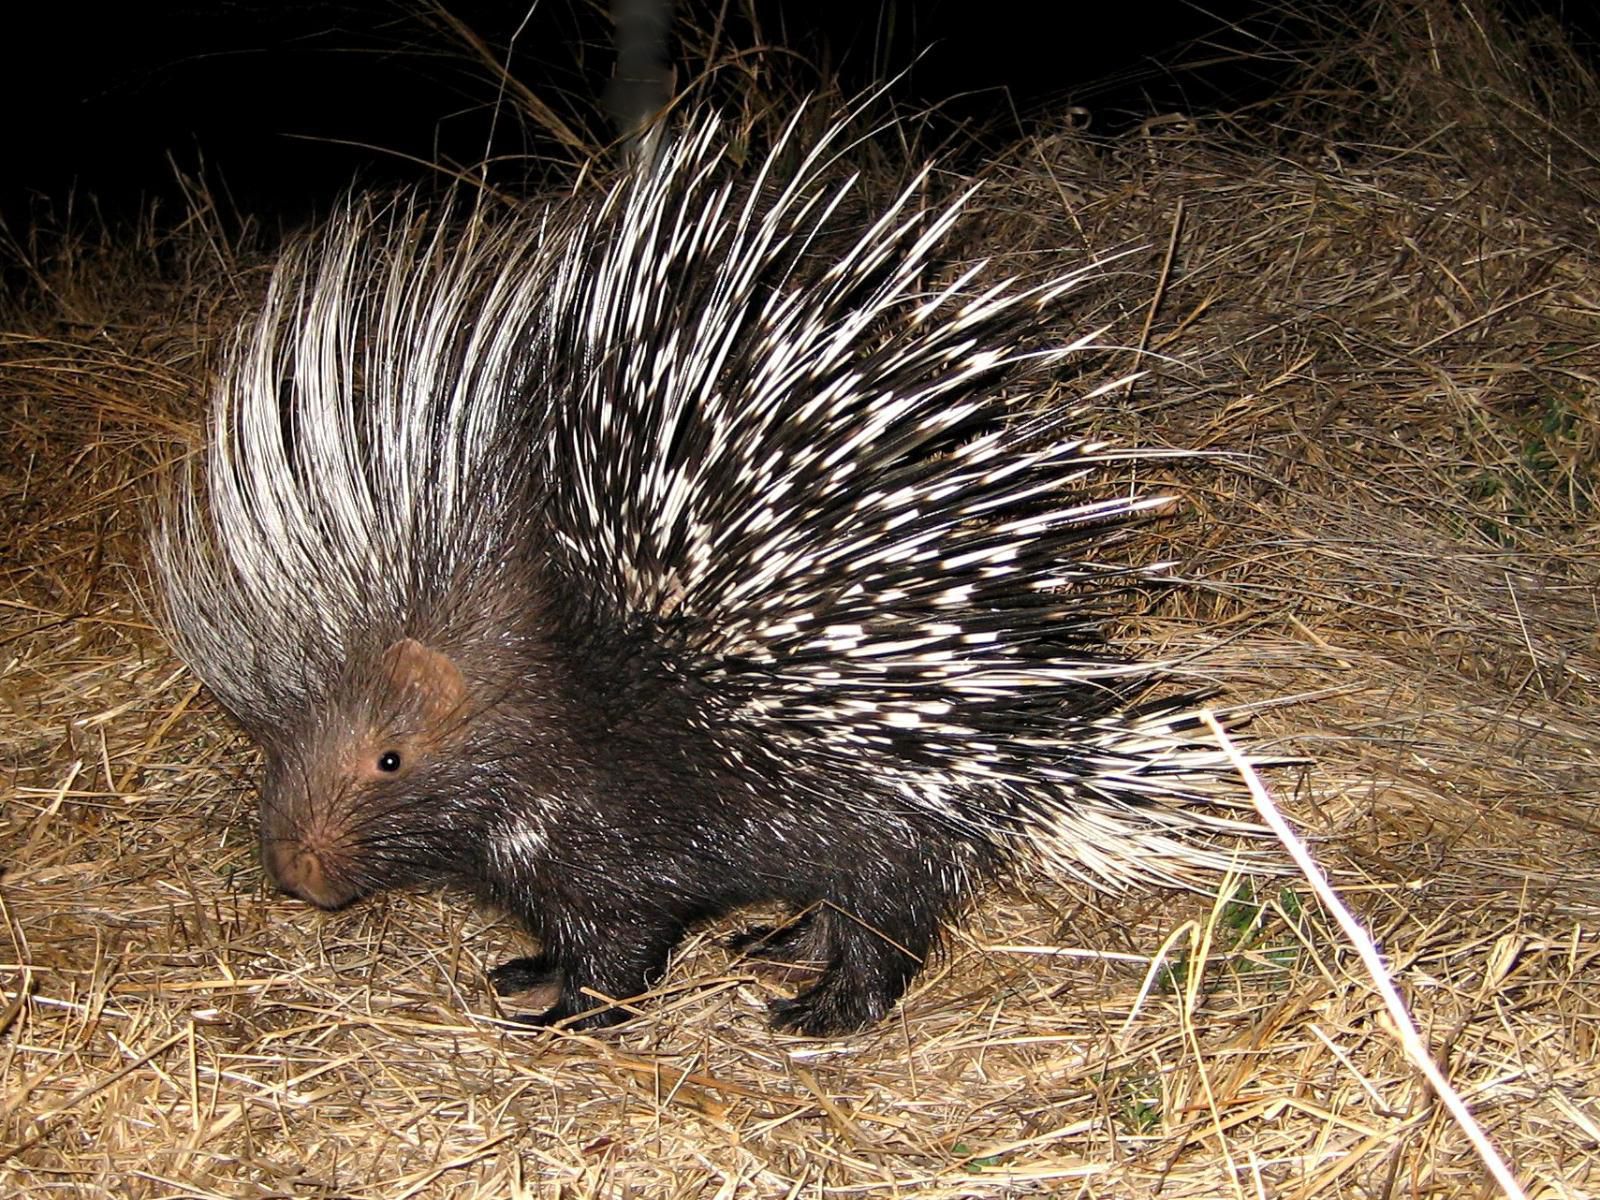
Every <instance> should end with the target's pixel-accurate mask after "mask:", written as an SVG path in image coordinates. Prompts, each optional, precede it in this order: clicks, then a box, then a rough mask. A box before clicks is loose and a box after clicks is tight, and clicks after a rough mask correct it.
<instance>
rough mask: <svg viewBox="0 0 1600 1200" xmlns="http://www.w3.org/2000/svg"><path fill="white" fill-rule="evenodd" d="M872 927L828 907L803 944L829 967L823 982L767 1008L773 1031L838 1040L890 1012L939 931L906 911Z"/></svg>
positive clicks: (856, 915)
mask: <svg viewBox="0 0 1600 1200" xmlns="http://www.w3.org/2000/svg"><path fill="white" fill-rule="evenodd" d="M893 916H894V917H895V918H897V919H893V920H885V921H881V922H878V923H873V922H871V921H869V920H868V919H867V918H865V917H863V916H862V915H861V914H859V913H852V912H846V911H842V910H840V909H835V908H827V909H823V910H821V911H819V912H818V913H817V914H816V915H815V916H814V917H813V918H812V928H811V929H809V930H808V931H807V935H806V937H805V938H804V939H803V940H804V941H805V942H806V943H807V949H808V951H816V950H821V949H823V948H824V947H825V948H826V954H825V955H818V957H822V958H823V959H824V961H826V962H827V964H828V965H827V966H826V967H825V968H824V969H823V972H822V978H821V979H820V980H818V981H817V983H816V984H815V985H813V986H812V987H810V988H808V989H807V990H806V991H803V992H801V993H800V994H799V995H798V996H796V997H794V998H793V999H792V1000H775V1001H773V1002H772V1004H771V1005H769V1011H770V1012H771V1014H772V1024H773V1027H774V1028H777V1029H783V1030H787V1031H788V1032H790V1033H799V1034H803V1035H805V1036H806V1037H837V1036H839V1035H841V1034H846V1033H854V1032H856V1031H857V1030H858V1029H863V1028H865V1027H867V1026H868V1025H872V1024H875V1023H876V1022H877V1021H879V1020H880V1019H882V1017H883V1016H884V1014H885V1013H887V1012H888V1011H889V1010H890V1009H891V1008H893V1007H894V1004H895V1001H897V1000H899V999H900V997H901V996H902V995H903V994H904V993H905V990H906V985H907V984H908V983H910V982H911V978H912V976H914V975H915V974H916V973H917V971H918V970H920V969H921V967H922V962H923V959H924V958H926V956H927V953H928V951H929V949H930V948H931V947H932V945H933V940H934V936H935V932H936V929H937V926H936V923H935V921H934V920H933V919H931V918H927V919H920V920H919V919H917V918H915V917H913V916H912V914H910V913H908V912H904V913H898V914H893Z"/></svg>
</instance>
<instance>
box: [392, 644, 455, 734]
mask: <svg viewBox="0 0 1600 1200" xmlns="http://www.w3.org/2000/svg"><path fill="white" fill-rule="evenodd" d="M379 666H380V670H382V672H383V674H384V677H385V678H386V679H387V680H388V681H389V683H390V684H392V685H393V688H394V693H393V694H394V695H397V696H404V697H405V698H406V701H407V702H408V703H409V704H414V705H415V706H416V712H417V716H418V717H420V718H421V719H422V722H423V724H424V726H425V727H427V728H429V729H437V728H438V727H440V726H442V725H444V724H445V723H446V722H449V721H452V720H455V719H459V718H460V716H461V714H462V711H463V709H464V708H465V706H466V701H467V681H466V679H465V677H464V676H463V675H462V674H461V668H459V667H457V666H456V664H455V662H454V660H453V659H451V658H450V656H449V655H447V654H443V653H441V652H440V651H438V650H434V649H432V648H431V647H428V646H425V645H423V644H422V643H421V642H419V641H417V639H416V638H401V639H400V640H399V641H398V642H395V643H394V644H393V645H392V646H390V647H389V648H388V649H387V650H385V651H384V652H383V658H382V659H381V661H380V664H379Z"/></svg>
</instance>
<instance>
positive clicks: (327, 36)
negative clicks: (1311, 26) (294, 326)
mask: <svg viewBox="0 0 1600 1200" xmlns="http://www.w3.org/2000/svg"><path fill="white" fill-rule="evenodd" d="M30 7H31V16H30V17H29V18H28V19H27V21H26V22H24V21H22V20H21V19H20V18H19V17H18V16H17V15H15V14H13V15H11V16H9V17H8V24H9V28H8V29H7V30H5V31H4V32H0V105H3V107H0V112H4V113H5V114H6V122H7V128H8V134H7V142H8V144H7V146H6V152H5V154H4V156H3V158H0V217H3V218H4V220H5V221H6V223H7V226H8V228H9V231H10V233H11V235H12V237H18V236H19V235H21V234H22V232H23V231H24V230H26V228H27V227H28V225H29V224H30V223H32V222H34V221H36V220H39V219H41V218H42V217H44V216H45V214H49V216H48V218H47V223H54V224H59V223H60V222H61V221H62V219H63V215H64V214H65V213H66V212H67V210H68V209H69V208H70V210H71V212H72V214H73V217H74V218H75V219H77V218H81V217H82V216H83V214H84V213H86V212H87V211H89V210H95V211H98V212H99V213H101V214H103V215H104V216H106V217H107V218H109V219H110V220H112V221H113V222H115V221H118V220H123V219H127V218H129V217H131V216H134V215H136V214H138V213H139V212H140V211H141V210H142V208H143V206H145V205H147V204H148V203H149V202H150V201H152V200H154V201H159V202H161V203H162V205H163V206H164V210H165V211H166V212H167V214H168V215H169V218H170V219H172V220H176V219H177V218H178V216H179V214H181V212H182V211H183V209H182V202H181V194H180V191H179V189H178V187H177V184H176V177H177V174H176V173H177V171H178V170H181V171H183V172H186V173H189V174H191V175H192V174H196V173H198V174H199V175H200V176H201V177H202V178H203V179H204V180H205V182H206V184H207V186H208V187H209V188H210V189H211V190H213V192H216V193H218V194H222V195H224V196H225V197H226V199H227V200H228V201H229V202H231V204H232V205H233V206H234V207H235V208H236V209H237V210H238V211H240V212H242V213H245V214H250V215H254V216H258V217H265V218H267V219H269V220H283V221H290V222H295V221H299V220H301V219H304V218H305V217H306V216H308V215H310V214H312V213H314V212H315V211H317V210H318V209H319V208H321V207H325V206H326V204H327V203H328V202H329V200H330V199H331V198H332V197H333V196H336V195H337V194H338V193H339V192H340V191H342V190H343V189H344V188H346V187H348V186H349V185H350V183H351V182H352V181H353V180H355V181H359V182H364V183H367V184H372V185H386V184H392V183H399V182H405V181H409V180H416V179H419V178H422V177H423V176H424V175H425V174H426V173H427V170H428V168H427V167H426V166H424V165H422V163H420V162H418V161H417V160H425V161H438V160H441V159H442V160H445V161H454V162H457V163H472V162H475V161H477V160H478V159H480V158H481V157H482V156H483V154H484V151H485V148H486V147H487V146H488V145H489V144H490V128H491V121H492V119H493V113H494V105H493V101H494V95H495V93H494V89H493V86H492V85H491V84H490V83H489V82H488V81H487V76H486V74H485V73H484V72H482V71H481V70H480V69H479V68H478V67H477V66H475V65H474V64H473V63H472V62H471V61H470V58H469V57H468V54H467V52H466V51H465V50H464V49H463V46H462V43H460V42H458V41H454V40H453V39H452V37H451V35H450V34H448V33H447V32H445V30H444V28H443V20H442V18H441V17H440V15H439V12H440V10H439V9H437V8H430V7H428V0H331V2H324V0H281V2H280V0H232V2H217V3H202V2H200V0H188V2H187V3H181V2H175V0H152V2H150V3H144V4H123V5H116V6H110V5H108V6H79V5H73V4H67V3H56V4H53V5H42V4H35V5H32V6H30ZM1263 7H1264V6H1263V5H1262V4H1261V3H1260V2H1259V0H1255V2H1249V3H1246V2H1243V0H1217V2H1216V3H1213V4H1211V5H1209V6H1205V7H1204V8H1202V7H1201V6H1199V5H1197V4H1194V3H1177V2H1175V0H1128V2H1127V3H1124V4H1120V5H1118V4H1105V3H1097V4H1088V3H1080V2H1078V0H1056V2H1053V3H1052V2H1046V0H1038V2H1033V0H988V2H977V0H857V2H855V3H844V2H842V0H741V2H740V3H734V4H731V5H730V6H729V8H728V11H729V12H730V13H733V16H732V17H730V30H729V32H730V36H731V38H732V39H733V41H734V42H735V44H745V45H748V44H750V42H749V39H750V37H751V34H750V32H749V24H748V22H743V21H741V19H740V18H739V17H738V13H742V12H747V11H750V10H751V9H752V8H753V10H754V11H755V13H756V14H757V18H758V20H759V22H760V31H761V34H762V35H763V38H764V41H765V42H766V43H767V44H778V45H781V46H785V47H787V48H788V49H789V50H790V51H792V52H794V53H796V54H798V55H802V56H804V57H805V58H806V59H807V60H808V61H809V62H811V63H812V64H814V66H815V67H816V68H817V69H819V70H820V71H822V72H823V73H825V74H827V75H830V76H837V77H838V78H839V79H840V81H841V82H842V84H843V86H844V88H845V89H846V91H847V92H854V91H858V90H860V89H863V88H866V87H868V86H869V85H870V84H872V83H873V82H874V81H875V80H878V79H882V78H884V77H885V76H887V75H888V74H890V73H891V72H894V71H906V72H907V73H906V74H905V76H904V77H903V78H902V79H901V80H900V81H899V82H898V83H897V84H896V86H895V89H894V91H895V96H896V98H897V99H898V100H899V101H901V102H902V103H903V104H908V105H924V104H932V103H942V104H943V105H944V108H943V112H944V114H945V118H944V119H947V120H948V121H949V122H950V123H952V124H959V123H962V122H967V123H985V124H989V125H991V126H997V127H999V128H1001V129H1002V130H1009V131H1010V132H1012V133H1014V132H1015V131H1016V129H1017V126H1016V123H1015V122H1014V121H1009V118H1008V114H1011V113H1013V112H1015V113H1016V114H1018V115H1019V116H1020V117H1021V118H1022V119H1023V120H1024V121H1025V120H1026V118H1027V116H1028V115H1029V114H1030V113H1035V112H1038V111H1039V110H1041V109H1042V108H1044V107H1046V106H1049V105H1052V104H1054V105H1060V104H1062V103H1066V102H1072V103H1081V104H1084V105H1086V106H1088V107H1089V108H1090V109H1091V110H1092V111H1093V114H1094V123H1095V124H1094V127H1095V128H1096V129H1099V130H1102V131H1106V132H1111V131H1114V130H1115V129H1116V127H1117V126H1118V123H1119V122H1121V123H1123V124H1126V123H1127V122H1128V121H1129V120H1130V119H1133V118H1134V117H1137V116H1143V115H1146V114H1149V113H1151V112H1160V111H1169V110H1172V109H1176V108H1186V109H1189V110H1190V111H1194V110H1205V109H1207V108H1216V107H1221V108H1230V107H1234V106H1236V105H1238V104H1241V103H1246V102H1248V101H1250V100H1252V99H1256V98H1259V97H1260V96H1261V95H1263V94H1265V93H1266V92H1268V91H1270V89H1271V87H1272V80H1271V78H1270V76H1271V73H1272V71H1273V69H1274V68H1273V66H1272V65H1271V63H1270V62H1264V61H1258V62H1255V63H1251V64H1248V65H1244V64H1239V63H1234V64H1232V65H1222V66H1218V65H1214V64H1213V65H1210V66H1205V65H1197V64H1204V63H1205V62H1206V61H1207V60H1209V59H1212V58H1213V57H1214V48H1215V46H1216V42H1215V41H1213V40H1211V39H1210V38H1208V36H1207V35H1209V34H1212V33H1214V32H1215V31H1216V30H1217V29H1218V27H1219V26H1220V25H1222V24H1223V22H1224V18H1227V19H1229V20H1233V21H1238V20H1240V19H1241V18H1244V17H1247V16H1248V15H1249V14H1252V13H1254V14H1257V16H1256V17H1255V18H1254V21H1255V23H1254V24H1253V25H1250V26H1249V27H1248V31H1247V32H1243V33H1241V32H1240V31H1238V30H1235V31H1234V33H1232V34H1230V35H1226V37H1225V40H1227V41H1231V42H1232V44H1233V45H1234V46H1239V45H1245V44H1249V41H1250V33H1251V32H1257V31H1259V32H1266V31H1268V30H1271V29H1274V28H1276V29H1278V30H1279V31H1280V33H1279V36H1285V35H1286V36H1288V37H1289V38H1291V39H1292V37H1293V26H1294V22H1293V21H1292V20H1291V19H1289V18H1284V17H1279V18H1272V17H1262V16H1260V14H1261V13H1262V11H1263ZM605 8H606V3H605V0H594V2H592V3H590V2H586V0H542V2H541V3H539V4H537V5H536V6H534V7H533V9H532V11H531V12H530V11H529V9H528V8H527V7H526V6H525V5H523V4H514V3H499V4H491V3H480V2H465V0H463V2H461V3H449V4H448V12H449V13H450V14H452V16H453V17H454V18H457V19H459V21H460V22H462V23H463V24H464V25H465V26H466V27H468V28H470V29H471V30H472V31H473V32H474V33H475V34H476V35H477V36H478V37H481V38H482V40H483V42H484V43H486V44H487V45H488V46H489V47H491V48H492V49H493V51H494V53H496V54H497V55H498V56H500V57H501V58H502V59H503V58H504V57H505V54H506V50H507V47H508V46H509V47H510V48H511V50H510V62H511V66H512V70H513V73H514V74H515V75H516V76H517V77H518V79H519V80H520V81H521V82H522V83H524V84H526V85H528V86H529V87H531V88H532V89H534V90H535V91H536V92H537V93H538V94H539V96H540V97H541V98H542V99H544V100H547V101H548V102H550V103H552V104H553V105H555V106H556V107H557V108H558V109H559V110H561V111H562V112H563V114H564V115H566V116H568V117H570V118H571V119H574V120H577V121H583V120H587V121H588V122H589V123H590V124H589V129H590V131H591V133H596V134H604V132H605V127H604V126H603V124H601V123H600V122H599V119H598V115H597V114H598V96H599V94H600V91H601V89H602V88H603V86H604V83H605V80H606V78H607V77H608V76H609V74H610V72H611V66H612V50H611V46H610V40H609V25H608V23H607V21H606V18H605ZM679 10H680V14H682V13H685V12H687V13H689V14H690V15H691V16H693V17H694V18H696V19H699V20H702V21H705V20H709V19H712V16H714V14H715V13H716V12H717V11H719V10H718V8H717V6H716V5H713V4H704V3H702V4H699V5H698V6H697V5H695V4H687V3H680V4H679ZM735 10H737V12H735ZM1278 11H1279V12H1280V13H1281V12H1282V11H1284V10H1283V8H1282V7H1280V8H1279V10H1278ZM707 14H711V15H712V16H708V15H707ZM919 51H921V55H920V57H919V56H918V52H919ZM797 77H803V74H802V75H799V76H797ZM495 129H496V138H495V141H494V146H495V150H496V152H497V153H498V154H502V155H527V156H530V157H533V158H537V157H539V156H540V155H542V154H545V153H547V152H548V150H549V147H547V146H543V145H540V144H539V143H538V142H537V141H530V140H528V139H526V138H523V137H520V136H518V134H517V132H516V130H515V129H514V128H511V123H509V122H505V121H501V122H499V123H497V124H496V125H495ZM997 136H998V135H997Z"/></svg>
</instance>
